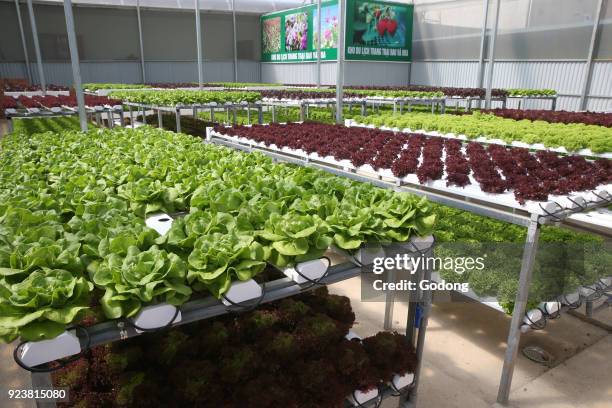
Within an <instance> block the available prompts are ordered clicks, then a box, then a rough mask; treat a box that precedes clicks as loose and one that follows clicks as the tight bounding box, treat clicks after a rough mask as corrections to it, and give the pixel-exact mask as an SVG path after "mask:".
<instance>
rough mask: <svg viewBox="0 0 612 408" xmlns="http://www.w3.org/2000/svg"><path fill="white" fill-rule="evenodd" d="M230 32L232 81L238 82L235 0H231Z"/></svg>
mask: <svg viewBox="0 0 612 408" xmlns="http://www.w3.org/2000/svg"><path fill="white" fill-rule="evenodd" d="M232 32H233V40H234V82H238V37H237V35H236V0H232Z"/></svg>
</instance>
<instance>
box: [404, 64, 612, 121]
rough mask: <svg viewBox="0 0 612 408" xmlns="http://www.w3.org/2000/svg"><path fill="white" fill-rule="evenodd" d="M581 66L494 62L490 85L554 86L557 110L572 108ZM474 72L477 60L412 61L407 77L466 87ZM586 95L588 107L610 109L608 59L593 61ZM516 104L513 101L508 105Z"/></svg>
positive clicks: (611, 74) (611, 81) (611, 84)
mask: <svg viewBox="0 0 612 408" xmlns="http://www.w3.org/2000/svg"><path fill="white" fill-rule="evenodd" d="M486 66H487V64H485V74H486ZM585 69H586V64H585V62H584V61H496V62H495V66H494V71H493V87H494V88H551V89H555V90H557V92H559V95H560V97H559V100H558V103H557V109H565V110H576V109H578V103H579V100H580V92H581V90H582V86H583V80H584V74H585ZM477 75H478V62H477V61H416V62H414V63H413V67H412V77H411V80H412V83H413V84H420V85H437V86H459V87H470V86H476V85H477ZM485 76H486V75H485ZM485 81H486V78H485ZM485 83H486V82H485ZM588 95H589V99H588V105H587V108H588V109H589V110H597V111H612V61H596V62H594V63H593V74H592V80H591V88H590V90H589V93H588ZM517 104H518V102H517V101H515V102H512V103H510V105H509V106H510V107H516V106H517ZM549 106H550V103H549V102H535V101H530V102H528V104H527V107H529V108H532V109H535V108H547V107H549Z"/></svg>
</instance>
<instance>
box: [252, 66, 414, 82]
mask: <svg viewBox="0 0 612 408" xmlns="http://www.w3.org/2000/svg"><path fill="white" fill-rule="evenodd" d="M409 75H410V64H408V63H399V62H362V61H347V62H345V63H344V84H345V85H398V86H399V85H407V84H408V78H409ZM261 80H262V82H267V83H281V84H315V83H316V82H317V64H316V63H304V62H301V63H296V64H291V63H286V64H278V63H277V64H274V63H262V64H261ZM321 83H322V84H324V85H332V84H335V83H336V63H335V62H322V63H321Z"/></svg>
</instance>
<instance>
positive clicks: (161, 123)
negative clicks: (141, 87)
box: [157, 108, 164, 129]
mask: <svg viewBox="0 0 612 408" xmlns="http://www.w3.org/2000/svg"><path fill="white" fill-rule="evenodd" d="M157 127H158V128H159V129H163V128H164V121H163V118H162V111H161V109H159V108H158V109H157Z"/></svg>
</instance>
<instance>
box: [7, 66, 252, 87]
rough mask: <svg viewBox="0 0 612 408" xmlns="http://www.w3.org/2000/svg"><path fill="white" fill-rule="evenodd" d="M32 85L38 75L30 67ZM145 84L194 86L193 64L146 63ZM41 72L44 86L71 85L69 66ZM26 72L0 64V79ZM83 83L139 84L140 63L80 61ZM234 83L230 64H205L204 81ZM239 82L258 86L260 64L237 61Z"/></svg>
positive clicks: (195, 77) (22, 74) (194, 73)
mask: <svg viewBox="0 0 612 408" xmlns="http://www.w3.org/2000/svg"><path fill="white" fill-rule="evenodd" d="M33 68H34V69H33V71H34V72H33V74H34V82H35V83H37V82H38V73H37V71H36V67H35V66H33ZM145 68H146V75H147V81H148V82H197V81H198V73H197V64H196V62H195V61H145ZM43 70H44V72H45V78H46V80H47V83H50V84H57V85H71V84H72V70H71V67H70V63H69V62H45V63H43ZM25 77H26V68H25V64H24V63H22V62H0V78H25ZM81 77H82V80H83V82H114V83H135V82H140V81H141V71H140V62H132V61H125V62H121V61H108V62H103V61H81ZM233 80H234V63H233V62H232V61H204V81H205V82H215V81H228V82H231V81H233ZM238 80H239V81H244V82H259V81H260V76H259V62H257V61H244V60H239V61H238Z"/></svg>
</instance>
